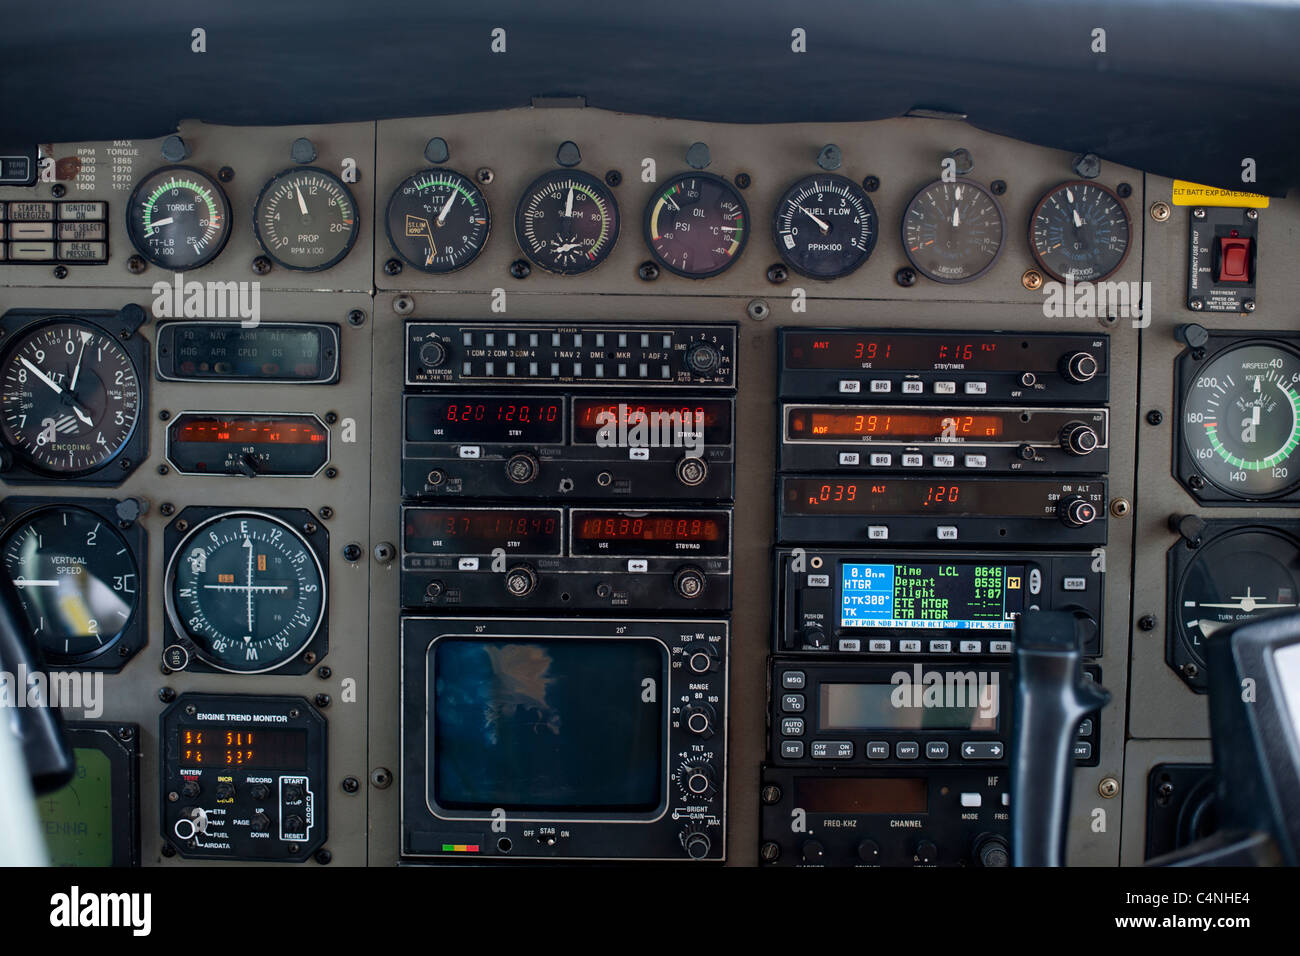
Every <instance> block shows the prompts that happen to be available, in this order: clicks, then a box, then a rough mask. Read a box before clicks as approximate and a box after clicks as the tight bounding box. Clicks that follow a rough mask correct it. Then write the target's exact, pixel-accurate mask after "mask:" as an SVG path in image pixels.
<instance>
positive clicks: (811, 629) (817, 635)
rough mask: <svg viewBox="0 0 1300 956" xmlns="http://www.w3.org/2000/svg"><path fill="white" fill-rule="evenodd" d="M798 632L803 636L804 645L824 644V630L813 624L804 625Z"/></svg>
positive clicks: (822, 645) (818, 645) (821, 645)
mask: <svg viewBox="0 0 1300 956" xmlns="http://www.w3.org/2000/svg"><path fill="white" fill-rule="evenodd" d="M800 634H801V635H802V637H803V646H804V647H825V646H826V632H825V631H823V630H822V629H821V628H820V627H818V626H816V625H815V624H810V625H809V626H808V627H805V628H804V629H803V630H802V631H801V632H800Z"/></svg>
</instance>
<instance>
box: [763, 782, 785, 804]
mask: <svg viewBox="0 0 1300 956" xmlns="http://www.w3.org/2000/svg"><path fill="white" fill-rule="evenodd" d="M760 796H761V797H762V798H763V802H764V803H766V804H767V805H768V806H771V805H772V804H774V803H780V802H781V788H780V787H778V786H776V785H775V784H771V783H769V784H768V785H767V786H765V787H764V788H763V789H762V791H761V792H760Z"/></svg>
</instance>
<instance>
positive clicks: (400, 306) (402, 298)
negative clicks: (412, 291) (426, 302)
mask: <svg viewBox="0 0 1300 956" xmlns="http://www.w3.org/2000/svg"><path fill="white" fill-rule="evenodd" d="M393 311H394V312H396V313H397V314H398V315H410V314H411V313H412V312H414V311H415V300H414V299H412V298H411V297H410V296H409V295H399V296H398V297H397V298H396V299H394V300H393Z"/></svg>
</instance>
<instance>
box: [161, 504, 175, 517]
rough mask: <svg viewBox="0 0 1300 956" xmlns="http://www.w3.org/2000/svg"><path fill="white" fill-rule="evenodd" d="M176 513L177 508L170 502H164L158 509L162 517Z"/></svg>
mask: <svg viewBox="0 0 1300 956" xmlns="http://www.w3.org/2000/svg"><path fill="white" fill-rule="evenodd" d="M175 511H176V506H175V505H174V504H172V503H171V502H170V501H164V502H163V503H162V504H161V505H160V506H159V508H158V513H159V514H162V515H170V514H174V513H175Z"/></svg>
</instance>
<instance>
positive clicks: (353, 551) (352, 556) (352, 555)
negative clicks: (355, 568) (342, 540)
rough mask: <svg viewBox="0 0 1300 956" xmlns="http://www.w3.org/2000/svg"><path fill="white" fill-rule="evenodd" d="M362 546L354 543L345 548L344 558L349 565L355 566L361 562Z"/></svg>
mask: <svg viewBox="0 0 1300 956" xmlns="http://www.w3.org/2000/svg"><path fill="white" fill-rule="evenodd" d="M361 554H362V551H361V545H359V544H356V543H353V544H349V545H345V546H344V547H343V558H344V560H346V561H348V562H349V563H352V564H355V563H356V562H358V561H360V560H361Z"/></svg>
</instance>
